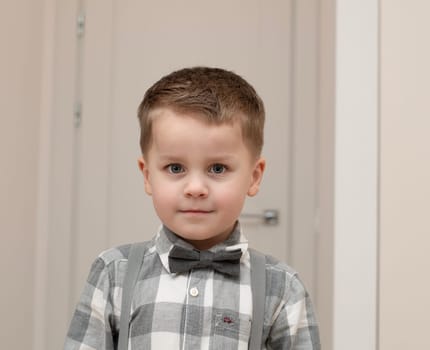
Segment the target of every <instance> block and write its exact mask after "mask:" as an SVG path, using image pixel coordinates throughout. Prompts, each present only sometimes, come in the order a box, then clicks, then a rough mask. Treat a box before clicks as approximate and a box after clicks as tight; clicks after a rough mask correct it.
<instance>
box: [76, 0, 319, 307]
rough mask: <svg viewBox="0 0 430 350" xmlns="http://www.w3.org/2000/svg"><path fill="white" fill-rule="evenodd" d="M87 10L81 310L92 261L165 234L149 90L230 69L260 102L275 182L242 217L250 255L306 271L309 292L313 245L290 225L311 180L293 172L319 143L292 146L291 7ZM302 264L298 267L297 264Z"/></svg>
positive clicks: (134, 2)
mask: <svg viewBox="0 0 430 350" xmlns="http://www.w3.org/2000/svg"><path fill="white" fill-rule="evenodd" d="M82 10H83V12H84V13H85V29H84V32H83V35H82V37H81V39H79V40H78V42H79V43H80V44H79V45H80V46H79V49H78V57H79V60H78V69H77V71H78V75H77V82H76V86H77V89H76V95H77V99H78V100H80V101H81V106H82V109H81V119H80V121H79V120H78V121H77V126H76V131H75V136H76V138H75V146H74V147H75V160H74V161H75V164H74V168H75V174H74V184H75V189H76V197H75V202H74V213H75V214H74V216H73V232H72V235H73V238H72V261H74V263H72V280H71V287H72V298H73V299H74V300H76V298H77V295H78V294H79V292H80V290H81V288H82V285H83V282H84V280H85V277H86V275H87V273H88V269H89V266H90V263H91V261H92V260H93V259H94V257H95V256H96V255H97V254H98V253H99V252H100V251H101V250H102V249H105V248H107V247H111V246H115V245H118V244H122V243H126V242H133V241H142V240H148V239H150V238H151V237H152V236H153V235H154V233H155V232H156V230H157V227H158V226H159V224H160V223H159V220H158V218H157V217H156V215H155V213H154V210H153V208H152V204H151V198H149V197H147V196H146V195H145V192H144V189H143V180H142V176H141V174H140V172H139V171H138V167H137V158H138V157H139V155H140V153H139V129H138V121H137V117H136V110H137V106H138V104H139V103H140V101H141V99H142V96H143V94H144V92H145V90H146V89H147V88H148V87H149V86H150V85H151V84H152V83H154V82H155V81H156V80H157V79H159V78H160V77H161V76H162V75H165V74H167V73H169V72H171V71H172V70H174V69H178V68H182V67H186V66H195V65H209V66H218V67H223V68H226V69H229V70H233V71H235V72H236V73H238V74H240V75H242V76H243V77H244V78H245V79H247V80H248V81H249V82H250V83H251V84H252V85H253V86H254V87H255V88H256V90H257V92H258V93H259V94H260V95H261V97H262V98H263V100H264V102H265V106H266V115H267V121H266V130H265V146H264V150H263V156H264V157H265V158H266V160H267V171H266V173H265V175H264V179H263V184H262V188H261V191H260V193H259V194H258V195H257V197H255V198H252V199H250V200H248V202H247V204H246V205H245V208H244V213H245V214H255V215H257V218H249V217H243V218H242V227H243V229H244V231H245V234H246V235H247V237H248V238H249V240H250V244H251V246H253V247H255V248H258V249H259V250H261V251H264V252H266V253H268V254H271V255H274V256H276V257H278V258H279V259H281V260H284V261H287V262H289V263H290V264H291V265H293V266H294V267H295V268H297V269H299V270H302V274H301V275H302V277H303V279H304V280H305V283H306V284H307V285H308V287H309V289H310V291H311V293H312V288H313V284H312V282H313V275H312V274H313V261H314V258H315V257H314V256H313V254H312V251H309V249H307V248H309V246H312V242H311V240H312V237H311V236H308V237H305V236H303V234H302V233H300V236H297V235H296V236H295V235H294V234H292V232H291V231H292V228H294V227H298V226H297V222H293V218H295V217H300V215H302V217H303V213H302V214H300V213H299V214H297V213H296V212H295V210H293V209H294V205H295V203H302V204H303V201H300V198H298V199H297V198H295V199H293V194H294V193H296V194H297V195H300V193H297V191H293V190H292V188H293V187H292V186H295V185H300V181H303V176H302V175H303V174H300V173H297V171H296V172H294V171H293V168H292V166H293V162H298V160H297V154H296V153H297V149H299V147H298V146H297V145H298V143H300V142H310V140H309V137H308V139H306V137H305V141H300V140H301V139H300V140H297V138H295V137H294V133H295V132H297V130H296V128H297V123H293V118H292V114H293V112H294V108H293V107H294V104H293V98H296V97H297V94H296V95H294V94H293V91H292V87H293V84H294V81H295V80H294V79H295V77H294V75H293V74H292V72H293V71H292V67H293V65H292V60H293V57H294V55H293V50H292V48H293V47H294V46H293V45H294V44H295V43H294V41H293V40H292V38H293V37H294V34H295V33H293V28H294V18H293V14H294V8H293V1H257V0H253V1H250V0H249V1H236V0H235V1H232V0H222V1H221V0H219V1H201V0H188V1H161V0H160V1H142V0H121V1H114V0H110V1H107V0H91V1H84V2H83V3H82ZM294 96H296V97H294ZM294 145H295V146H294ZM293 146H294V147H295V148H294V149H293ZM311 161H313V159H311ZM302 164H303V163H302ZM305 168H306V167H305ZM309 170H310V171H312V169H308V171H309ZM306 171H307V170H306V169H304V170H303V172H304V173H305V174H307V173H306ZM307 175H309V174H307ZM295 178H296V180H297V181H296V180H294V179H295ZM309 179H310V180H309ZM309 179H308V181H310V182H311V183H309V184H305V185H304V187H309V188H310V189H311V191H312V190H313V189H314V184H313V183H312V181H313V178H312V177H310V178H309ZM294 188H296V187H294ZM295 208H296V209H297V208H300V206H296V207H295ZM271 209H274V210H277V211H279V222H278V224H276V225H265V224H264V223H263V221H262V220H261V218H258V216H261V215H262V214H263V212H264V211H265V210H271ZM308 214H309V213H305V215H304V219H305V220H308V219H309V215H308ZM311 224H313V223H311ZM311 233H312V232H311ZM305 234H306V232H305ZM303 240H304V242H308V243H306V245H307V246H306V247H301V248H304V249H306V251H304V252H301V251H298V250H295V251H294V248H295V246H294V245H292V244H296V243H297V247H300V244H299V243H298V242H300V241H303ZM309 242H310V243H309ZM293 257H297V261H300V265H301V266H296V265H294V261H291V260H292V258H293ZM303 257H305V258H303ZM300 259H301V260H300ZM72 304H73V303H72Z"/></svg>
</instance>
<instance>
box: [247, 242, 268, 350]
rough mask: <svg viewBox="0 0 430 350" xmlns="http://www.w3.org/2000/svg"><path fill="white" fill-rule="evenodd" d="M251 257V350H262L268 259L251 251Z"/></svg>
mask: <svg viewBox="0 0 430 350" xmlns="http://www.w3.org/2000/svg"><path fill="white" fill-rule="evenodd" d="M249 254H250V257H251V289H252V324H251V339H250V341H249V350H261V339H262V336H263V323H264V305H265V303H266V257H265V256H264V255H263V254H261V253H260V252H258V251H256V250H254V249H249Z"/></svg>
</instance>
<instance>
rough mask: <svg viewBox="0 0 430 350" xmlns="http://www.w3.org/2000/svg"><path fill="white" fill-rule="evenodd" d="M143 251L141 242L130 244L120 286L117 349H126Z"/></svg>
mask: <svg viewBox="0 0 430 350" xmlns="http://www.w3.org/2000/svg"><path fill="white" fill-rule="evenodd" d="M144 253H145V249H144V245H143V243H134V244H132V245H131V248H130V253H129V256H128V265H127V270H126V274H125V277H124V284H123V286H122V301H121V316H120V320H119V336H118V350H127V349H128V339H129V337H128V333H129V328H130V311H131V301H132V299H133V292H134V286H135V285H136V280H137V276H138V274H139V271H140V268H141V266H142V263H143V255H144Z"/></svg>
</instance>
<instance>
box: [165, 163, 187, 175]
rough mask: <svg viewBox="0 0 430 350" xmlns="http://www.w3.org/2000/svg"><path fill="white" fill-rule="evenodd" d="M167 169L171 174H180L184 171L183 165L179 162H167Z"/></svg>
mask: <svg viewBox="0 0 430 350" xmlns="http://www.w3.org/2000/svg"><path fill="white" fill-rule="evenodd" d="M167 170H168V171H169V173H171V174H180V173H182V172H184V167H183V166H182V165H181V164H176V163H175V164H169V165H168V166H167Z"/></svg>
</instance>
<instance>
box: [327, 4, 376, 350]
mask: <svg viewBox="0 0 430 350" xmlns="http://www.w3.org/2000/svg"><path fill="white" fill-rule="evenodd" d="M378 16H379V3H378V1H375V0H363V1H347V0H338V1H337V3H336V49H335V50H336V68H335V70H336V73H335V75H336V88H335V96H336V97H335V99H336V104H335V184H334V187H335V189H334V192H335V194H334V195H335V210H334V213H335V217H334V306H333V307H334V310H333V316H334V327H333V329H334V334H333V348H334V350H343V349H348V350H355V349H357V350H375V349H376V348H377V293H378V287H377V272H378V268H377V266H378V264H377V258H378V154H379V149H378V124H379V122H378V119H379V113H378V108H379V107H378V104H379V101H378V61H379V59H378V52H379V49H378V45H379V43H378V37H379V34H378V32H379V17H378Z"/></svg>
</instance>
